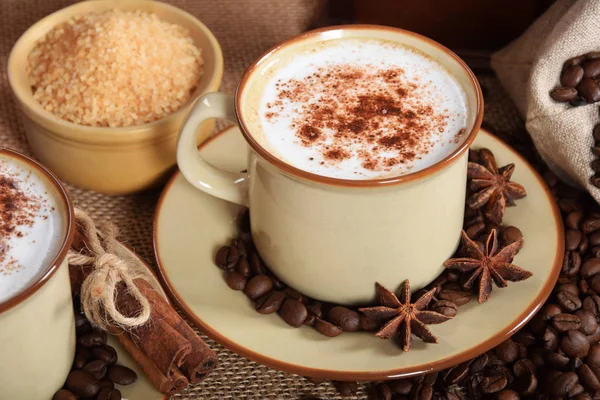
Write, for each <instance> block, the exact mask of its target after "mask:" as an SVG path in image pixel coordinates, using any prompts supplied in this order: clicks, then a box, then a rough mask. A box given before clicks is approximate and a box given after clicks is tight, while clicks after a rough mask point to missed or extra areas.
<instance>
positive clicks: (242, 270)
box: [235, 258, 252, 278]
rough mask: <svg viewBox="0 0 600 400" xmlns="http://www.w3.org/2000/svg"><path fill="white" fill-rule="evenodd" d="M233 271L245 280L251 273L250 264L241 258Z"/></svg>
mask: <svg viewBox="0 0 600 400" xmlns="http://www.w3.org/2000/svg"><path fill="white" fill-rule="evenodd" d="M235 270H236V271H237V272H238V273H239V274H241V275H242V276H244V277H246V278H249V277H250V275H251V273H252V271H251V270H250V263H249V262H248V259H246V258H242V259H241V260H240V262H239V263H238V265H237V267H235Z"/></svg>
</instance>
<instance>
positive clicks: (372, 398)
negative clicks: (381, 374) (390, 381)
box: [369, 383, 392, 400]
mask: <svg viewBox="0 0 600 400" xmlns="http://www.w3.org/2000/svg"><path fill="white" fill-rule="evenodd" d="M369 400H392V392H391V390H390V388H389V387H388V385H386V384H385V383H378V384H377V385H375V387H373V389H372V390H371V392H370V393H369Z"/></svg>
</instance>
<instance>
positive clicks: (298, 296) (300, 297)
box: [283, 287, 309, 305]
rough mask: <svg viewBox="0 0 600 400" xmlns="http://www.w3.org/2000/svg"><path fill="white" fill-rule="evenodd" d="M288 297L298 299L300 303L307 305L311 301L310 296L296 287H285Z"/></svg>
mask: <svg viewBox="0 0 600 400" xmlns="http://www.w3.org/2000/svg"><path fill="white" fill-rule="evenodd" d="M283 292H284V293H285V294H286V295H287V296H288V297H291V298H292V299H294V300H298V301H299V302H300V303H302V304H304V305H307V304H308V302H309V298H308V297H307V296H305V295H303V294H302V293H300V292H299V291H297V290H296V289H293V288H291V287H288V288H285V290H284V291H283Z"/></svg>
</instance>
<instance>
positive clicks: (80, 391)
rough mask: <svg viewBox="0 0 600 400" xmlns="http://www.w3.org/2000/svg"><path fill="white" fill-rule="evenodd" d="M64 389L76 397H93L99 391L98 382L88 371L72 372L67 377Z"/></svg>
mask: <svg viewBox="0 0 600 400" xmlns="http://www.w3.org/2000/svg"><path fill="white" fill-rule="evenodd" d="M65 388H66V389H67V390H69V391H70V392H72V393H73V394H74V395H75V396H77V397H84V398H85V397H93V396H95V395H96V394H98V392H99V391H100V382H99V381H98V379H96V377H94V375H92V374H91V373H89V372H88V371H83V370H74V371H71V372H70V373H69V375H68V376H67V381H66V382H65Z"/></svg>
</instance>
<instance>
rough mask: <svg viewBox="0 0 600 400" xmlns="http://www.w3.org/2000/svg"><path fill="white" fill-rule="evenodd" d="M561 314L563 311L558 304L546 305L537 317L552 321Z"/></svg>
mask: <svg viewBox="0 0 600 400" xmlns="http://www.w3.org/2000/svg"><path fill="white" fill-rule="evenodd" d="M561 312H562V311H561V309H560V307H559V306H557V305H556V304H552V303H546V304H544V305H543V306H542V308H541V310H540V312H539V313H538V314H537V315H538V316H539V317H541V318H542V319H544V320H551V319H552V318H554V317H555V316H557V315H558V314H560V313H561Z"/></svg>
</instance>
